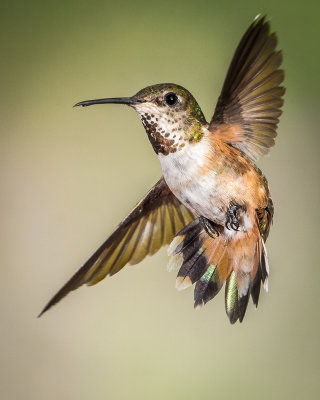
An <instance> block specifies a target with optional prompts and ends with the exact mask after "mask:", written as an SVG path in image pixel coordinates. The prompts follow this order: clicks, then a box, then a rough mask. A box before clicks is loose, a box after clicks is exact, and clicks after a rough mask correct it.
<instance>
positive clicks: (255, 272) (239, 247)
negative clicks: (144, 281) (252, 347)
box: [168, 220, 269, 324]
mask: <svg viewBox="0 0 320 400" xmlns="http://www.w3.org/2000/svg"><path fill="white" fill-rule="evenodd" d="M220 233H221V234H220V235H219V236H218V237H215V238H212V237H210V236H209V235H208V234H207V233H206V232H205V231H204V230H203V229H202V226H201V225H200V223H199V221H198V220H195V221H193V222H192V223H190V224H189V225H188V226H187V227H185V228H184V229H183V230H182V231H180V232H179V233H178V234H177V235H176V237H175V238H174V240H173V241H172V243H171V245H170V247H169V251H168V252H169V255H171V258H170V261H169V265H168V269H169V270H172V269H174V268H179V272H178V276H177V280H176V287H177V289H179V290H183V289H186V288H188V287H190V286H192V285H193V284H194V283H195V289H194V306H195V308H199V307H201V306H203V305H204V304H206V303H207V302H208V301H210V300H211V299H213V298H214V297H215V296H216V295H217V294H218V293H219V291H220V290H221V288H222V286H223V285H224V283H226V288H225V308H226V313H227V315H228V317H229V320H230V322H231V323H232V324H234V323H235V322H236V321H238V320H239V321H240V322H242V320H243V318H244V316H245V313H246V310H247V306H248V302H249V298H250V295H251V297H252V300H253V303H254V305H255V306H256V307H257V306H258V301H259V295H260V287H261V282H262V283H263V284H264V286H265V287H266V285H267V281H268V273H269V266H268V262H267V253H266V249H265V246H264V242H263V239H262V238H261V236H260V234H259V232H258V231H257V230H256V229H253V230H252V231H250V232H246V233H240V234H237V236H236V237H234V238H232V239H231V240H227V239H226V238H225V237H224V235H223V233H222V232H220Z"/></svg>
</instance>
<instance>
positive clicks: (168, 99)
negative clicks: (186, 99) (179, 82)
mask: <svg viewBox="0 0 320 400" xmlns="http://www.w3.org/2000/svg"><path fill="white" fill-rule="evenodd" d="M164 102H165V103H166V104H168V106H171V107H172V106H174V105H175V104H177V102H178V96H177V95H176V94H175V93H172V92H170V93H167V94H166V95H165V96H164Z"/></svg>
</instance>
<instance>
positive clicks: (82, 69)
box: [0, 0, 320, 400]
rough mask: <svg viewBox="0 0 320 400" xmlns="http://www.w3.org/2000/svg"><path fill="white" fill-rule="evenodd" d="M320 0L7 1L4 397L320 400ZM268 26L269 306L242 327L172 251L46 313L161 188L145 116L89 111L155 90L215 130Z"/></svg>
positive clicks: (0, 285) (0, 380) (113, 109)
mask: <svg viewBox="0 0 320 400" xmlns="http://www.w3.org/2000/svg"><path fill="white" fill-rule="evenodd" d="M319 11H320V6H319V2H318V1H309V2H308V1H305V2H304V3H303V5H300V2H298V1H284V2H280V1H278V0H277V1H276V0H270V1H268V2H265V1H261V0H258V1H257V0H254V1H253V0H252V1H251V0H245V1H242V2H240V1H229V2H227V1H220V0H219V1H211V2H208V1H202V0H198V1H184V2H179V1H174V2H173V1H166V0H165V1H160V2H151V1H146V2H138V1H112V2H111V1H82V0H78V1H51V2H49V1H48V2H43V1H33V0H30V1H28V2H24V1H16V2H12V1H10V2H9V1H1V16H0V18H1V24H0V30H1V40H0V42H1V59H0V72H1V74H0V80H1V96H0V103H1V125H0V126H1V128H0V129H1V137H0V140H1V148H0V151H1V153H0V165H1V188H2V190H1V191H2V195H1V200H0V201H1V207H0V209H1V214H2V216H1V241H0V243H1V244H0V246H1V270H0V271H1V279H0V307H1V320H2V322H1V328H0V338H1V361H0V364H1V371H0V398H1V399H10V400H11V399H25V400H29V399H33V400H37V399H48V400H51V399H52V400H53V399H80V400H81V399H113V400H119V399H144V398H151V399H203V400H206V399H213V398H214V399H231V398H233V399H234V398H237V399H239V400H240V399H246V400H248V399H256V398H258V399H259V400H263V399H289V398H290V399H301V398H305V399H316V398H318V396H319V386H320V385H319V375H320V368H319V357H320V354H319V353H320V351H319V328H320V322H319V305H320V303H319V293H318V291H319V279H320V272H319V271H320V270H319V259H318V258H319V257H318V256H317V257H316V246H317V247H318V246H319V245H318V243H319V239H318V227H319V222H320V221H319V217H318V215H319V209H318V206H319V194H320V193H319V132H318V129H319V128H318V127H319V123H318V119H319V111H318V108H319V61H320V56H319V42H318V41H319V29H318V26H319V23H318V15H319ZM258 13H266V14H267V15H268V17H269V18H270V19H271V23H272V29H273V30H275V31H276V32H277V33H278V36H279V44H280V46H279V47H280V48H282V49H283V52H284V68H285V70H286V81H285V85H286V87H287V94H286V98H285V106H284V114H283V116H282V118H281V123H280V127H279V136H278V138H277V144H276V147H275V148H274V149H273V150H272V151H271V155H270V157H266V158H264V159H263V160H261V161H260V162H259V166H260V167H261V168H262V169H263V171H264V173H265V174H266V176H267V177H268V180H269V183H270V186H271V190H272V196H273V200H274V203H275V221H274V225H273V228H272V230H271V235H270V238H269V241H268V250H269V255H270V263H271V276H270V282H269V294H265V293H264V292H263V294H262V296H261V301H260V305H259V309H258V311H255V310H254V308H253V306H252V304H250V306H249V308H248V311H247V315H246V318H245V320H244V323H242V324H236V325H235V326H231V325H229V322H228V319H227V317H226V315H225V311H224V297H223V295H222V293H221V294H220V295H219V296H218V297H217V298H216V299H215V301H212V302H211V303H209V304H208V305H207V306H206V307H204V308H203V309H201V310H200V311H195V310H194V309H193V293H192V290H188V291H185V292H182V293H178V292H177V291H176V290H175V288H174V282H175V276H174V275H173V274H169V273H167V272H166V263H167V256H166V251H165V250H162V251H160V252H159V253H158V254H157V255H156V256H154V257H152V258H147V259H146V260H144V261H143V262H142V263H141V264H139V265H138V266H134V267H126V268H124V269H123V270H122V271H121V272H120V273H119V274H118V275H116V276H114V277H113V278H112V279H106V280H104V281H103V282H102V283H100V284H99V285H97V286H95V287H92V288H83V289H80V290H79V291H77V292H76V293H72V294H71V295H69V296H68V297H67V298H66V299H64V300H63V302H61V303H60V304H59V305H58V306H56V307H54V308H53V309H52V310H50V312H48V313H47V314H45V315H44V316H43V317H42V318H41V319H37V318H36V316H37V314H38V313H39V312H40V310H41V309H42V307H43V306H44V305H45V303H46V302H47V301H48V300H49V298H50V297H51V296H52V295H53V294H54V292H55V291H56V290H57V289H58V288H59V287H60V286H61V285H62V284H63V283H64V282H65V281H66V280H67V279H68V278H69V277H70V276H71V275H72V274H73V273H74V272H75V270H76V269H77V268H78V267H79V266H80V265H81V264H82V262H83V261H85V259H86V258H87V257H88V256H89V255H91V253H92V252H93V251H94V250H95V249H96V248H97V246H98V245H99V244H100V243H101V242H102V241H103V240H104V239H105V238H106V237H107V235H108V234H110V233H111V232H112V230H113V229H114V227H115V226H116V224H117V223H118V222H119V221H120V220H121V219H122V218H123V217H124V216H125V215H126V214H127V212H128V211H129V210H130V209H131V208H132V206H133V205H134V204H135V203H136V202H137V201H138V200H139V199H140V198H141V197H142V195H143V194H144V193H145V192H146V191H147V190H148V189H149V188H150V187H151V186H152V185H153V184H154V183H155V181H156V180H157V179H158V177H159V176H160V174H161V172H160V167H159V164H158V160H157V158H156V156H155V154H154V153H153V150H152V148H151V146H150V144H149V142H148V140H147V137H146V134H145V132H144V130H143V127H142V125H141V122H140V120H139V118H138V116H137V115H135V113H134V111H133V110H131V109H129V108H126V107H122V106H112V105H111V106H104V107H103V106H97V107H92V108H88V109H73V108H72V105H73V104H74V103H75V102H77V101H80V100H86V99H88V98H99V97H114V96H129V95H132V94H134V93H135V92H137V91H138V90H139V89H141V88H142V87H145V86H147V85H150V84H153V83H160V82H175V83H178V84H181V85H183V86H185V87H186V88H188V89H189V90H190V91H191V92H192V93H193V94H194V96H195V97H196V99H197V100H198V101H199V103H200V105H201V106H202V109H203V111H204V113H205V115H206V116H207V119H210V117H211V113H212V111H213V108H214V105H215V101H216V99H217V97H218V95H219V90H220V88H221V85H222V82H223V79H224V76H225V73H226V70H227V67H228V64H229V61H230V59H231V57H232V54H233V51H234V50H235V47H236V45H237V43H238V41H239V40H240V37H241V35H242V34H243V33H244V31H245V30H246V28H247V27H248V25H249V24H250V23H251V21H252V20H253V18H254V17H255V16H256V15H257V14H258Z"/></svg>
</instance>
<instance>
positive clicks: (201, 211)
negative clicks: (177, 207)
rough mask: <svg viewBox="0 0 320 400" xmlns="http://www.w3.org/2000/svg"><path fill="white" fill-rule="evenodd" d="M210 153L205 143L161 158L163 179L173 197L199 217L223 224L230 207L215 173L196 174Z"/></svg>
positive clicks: (160, 156) (160, 155)
mask: <svg viewBox="0 0 320 400" xmlns="http://www.w3.org/2000/svg"><path fill="white" fill-rule="evenodd" d="M207 153H208V152H207V143H206V142H205V141H204V140H203V141H201V142H200V143H197V144H196V145H195V146H190V149H188V148H187V149H183V150H182V151H179V152H176V153H170V154H168V155H167V156H164V155H162V154H159V156H158V157H159V160H160V163H161V168H162V173H163V176H164V179H165V181H166V182H167V185H168V186H169V188H170V189H171V191H172V192H173V193H174V195H175V196H176V197H177V198H178V199H179V200H180V201H181V202H182V203H183V204H184V205H185V206H186V207H187V208H190V209H191V210H192V211H193V212H194V213H196V214H197V215H199V216H200V215H201V216H204V217H206V218H208V219H210V220H211V221H214V222H216V223H218V224H220V225H224V223H225V212H226V209H227V205H226V204H224V203H223V202H222V198H223V196H221V190H222V188H220V187H219V186H218V179H217V174H216V172H215V171H210V172H209V173H207V174H206V175H203V176H199V174H198V173H197V171H198V170H199V168H201V167H202V165H203V163H204V162H205V160H206V155H207Z"/></svg>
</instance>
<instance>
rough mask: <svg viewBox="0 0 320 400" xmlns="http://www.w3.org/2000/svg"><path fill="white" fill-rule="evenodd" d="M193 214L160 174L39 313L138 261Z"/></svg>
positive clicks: (170, 236) (166, 240) (153, 250)
mask: <svg viewBox="0 0 320 400" xmlns="http://www.w3.org/2000/svg"><path fill="white" fill-rule="evenodd" d="M194 218H195V217H194V216H193V214H192V213H191V212H190V211H189V210H188V209H187V208H186V207H185V206H184V205H183V204H182V203H180V201H179V200H178V199H177V198H176V197H175V196H174V195H173V193H172V192H171V190H170V189H169V187H168V185H167V184H166V182H165V180H164V179H163V178H161V179H160V180H159V182H157V183H156V185H155V186H154V187H153V188H152V189H151V190H150V191H149V192H148V193H147V194H146V196H145V197H144V198H143V199H142V200H141V201H140V202H139V203H138V204H137V205H136V206H135V207H134V209H133V210H132V211H131V213H130V214H129V215H128V216H127V217H126V218H125V219H124V220H123V221H122V222H121V223H120V225H119V226H118V228H117V229H116V230H115V231H114V232H113V233H112V235H111V236H110V237H109V238H108V239H107V240H106V241H105V242H104V243H103V244H102V245H101V246H100V247H99V248H98V250H97V251H96V252H95V253H94V254H93V255H92V256H91V257H90V258H89V259H88V261H86V263H85V264H84V265H83V266H82V267H81V268H80V269H79V270H78V271H77V272H76V273H75V274H74V275H73V276H72V278H71V279H70V280H69V281H68V282H67V283H66V284H65V285H64V286H63V287H62V288H61V289H60V290H59V292H58V293H57V294H56V295H55V296H54V297H53V298H52V299H51V300H50V301H49V303H48V304H47V305H46V307H45V308H44V309H43V311H42V312H41V314H43V313H44V312H45V311H47V310H48V309H49V308H50V307H52V306H53V305H54V304H56V303H57V302H58V301H59V300H61V299H62V298H63V297H64V296H66V295H67V294H68V293H69V292H70V291H72V290H75V289H77V288H78V287H79V286H81V285H83V284H85V283H86V284H88V285H94V284H96V283H98V282H99V281H101V280H102V279H103V278H105V277H106V276H107V275H110V276H111V275H114V274H115V273H117V272H118V271H120V269H121V268H123V267H124V266H125V265H126V264H127V263H129V264H137V263H138V262H140V261H141V260H142V259H143V258H145V257H146V256H147V255H148V254H154V253H155V252H156V251H158V250H159V249H160V247H161V246H163V245H165V244H169V243H170V242H171V240H172V239H173V237H174V236H175V235H176V234H177V233H178V232H179V231H180V230H181V229H182V228H183V227H184V226H186V225H187V224H188V223H189V222H191V221H192V220H193V219H194ZM41 314H40V315H41Z"/></svg>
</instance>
